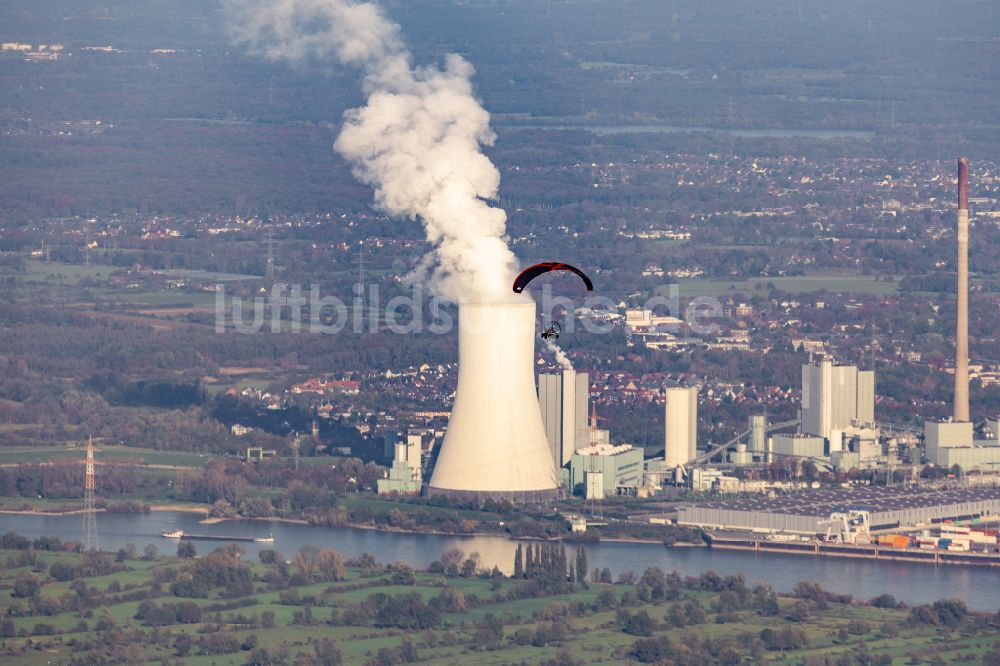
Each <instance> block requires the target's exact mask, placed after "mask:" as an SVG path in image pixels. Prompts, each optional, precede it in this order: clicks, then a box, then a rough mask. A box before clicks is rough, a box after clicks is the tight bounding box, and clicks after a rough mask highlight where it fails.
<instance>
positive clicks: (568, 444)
mask: <svg viewBox="0 0 1000 666" xmlns="http://www.w3.org/2000/svg"><path fill="white" fill-rule="evenodd" d="M576 408H577V402H576V371H574V370H563V373H562V427H561V433H560V434H561V435H562V442H561V445H560V451H561V457H560V460H559V466H560V467H562V466H563V465H565V464H566V463H568V462H569V461H570V459H572V458H573V453H574V452H575V451H576V431H577V418H576Z"/></svg>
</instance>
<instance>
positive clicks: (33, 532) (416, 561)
mask: <svg viewBox="0 0 1000 666" xmlns="http://www.w3.org/2000/svg"><path fill="white" fill-rule="evenodd" d="M200 519H201V516H200V515H198V514H193V513H177V512H170V511H155V512H152V513H147V514H121V513H119V514H110V513H99V514H98V515H97V529H98V534H99V540H100V545H101V548H102V549H103V550H108V551H112V552H114V551H117V550H118V549H119V548H122V547H124V546H125V545H127V544H130V543H131V544H134V545H135V546H136V547H137V548H138V549H139V550H140V552H141V550H142V549H143V547H145V546H146V544H150V543H151V544H154V545H155V546H157V548H159V549H160V551H161V552H162V553H164V554H173V552H174V550H175V548H176V543H177V542H176V541H173V540H170V539H164V538H162V537H160V536H159V535H160V534H161V533H162V532H164V531H167V530H176V529H180V530H184V531H185V532H188V533H189V534H215V535H225V536H266V535H267V534H272V535H273V536H274V540H275V541H274V543H273V544H259V543H252V542H240V547H242V548H243V549H244V550H245V551H247V553H248V554H249V555H253V556H255V555H256V554H257V552H258V551H260V550H261V549H262V548H275V549H277V550H279V551H281V552H282V553H284V554H285V555H286V556H290V555H291V554H292V553H294V552H295V551H296V550H298V549H299V548H301V547H302V546H305V545H309V544H314V545H317V546H324V547H332V548H336V549H337V550H339V551H340V552H341V553H343V554H344V555H345V556H346V557H355V556H357V555H361V554H362V553H371V554H373V555H374V556H375V557H376V558H377V559H378V560H379V561H380V562H403V563H406V564H409V565H411V566H413V567H426V566H427V565H428V564H429V563H430V562H433V561H434V560H436V559H438V558H439V557H440V556H441V553H442V552H444V551H445V550H446V549H448V548H452V547H456V548H460V549H462V550H463V551H465V552H466V553H467V554H468V553H472V552H478V553H479V555H480V561H481V563H482V564H483V565H485V566H493V565H494V564H495V565H497V566H498V567H500V569H501V570H503V571H505V572H507V573H510V571H511V569H512V567H513V559H514V549H515V548H516V547H517V542H515V541H511V540H509V539H506V538H504V537H500V536H472V537H458V536H443V535H437V534H409V533H400V532H379V531H375V530H363V529H356V528H346V527H341V528H325V527H310V526H307V525H298V524H294V523H285V522H277V521H266V520H239V521H227V522H223V523H217V524H215V525H201V524H199V522H198V521H199V520H200ZM82 525H83V520H82V517H81V516H80V515H67V516H39V515H10V514H6V515H0V532H6V531H8V530H13V531H15V532H17V533H19V534H21V535H23V536H26V537H30V538H35V537H39V536H57V537H59V538H61V539H64V540H66V539H77V540H79V539H80V535H81V528H82ZM194 543H195V545H196V547H197V549H198V552H199V553H201V554H204V553H207V552H209V551H210V550H212V549H214V548H216V547H218V546H219V545H221V544H220V542H218V541H195V542H194ZM567 547H568V548H575V546H573V545H570V544H567ZM587 554H588V561H589V564H590V567H591V569H593V568H594V567H601V568H603V567H608V568H610V569H611V571H612V573H613V574H614V575H615V576H616V577H617V576H618V574H619V573H621V572H622V571H627V570H632V571H635V572H636V573H639V574H641V573H642V571H643V570H644V569H645V568H646V567H650V566H658V567H660V568H661V569H664V570H665V571H671V570H675V571H678V572H680V573H681V574H682V575H687V576H694V575H698V574H701V573H703V572H705V571H708V570H710V569H712V570H715V571H716V572H718V573H720V574H724V575H731V574H738V573H743V574H745V575H746V578H747V580H748V581H749V582H751V583H757V582H762V583H768V584H770V585H771V586H772V587H774V589H776V590H777V591H779V592H788V591H790V590H791V589H792V587H794V586H795V584H796V583H797V582H799V581H801V580H813V581H817V582H819V583H820V584H821V585H822V586H823V587H824V588H825V589H827V590H831V591H833V592H838V593H841V594H850V595H852V596H854V597H855V598H856V599H870V598H872V597H874V596H877V595H879V594H881V593H883V592H888V593H889V594H891V595H893V596H894V597H896V598H897V599H899V600H901V601H905V602H906V603H908V604H923V603H929V602H932V601H936V600H938V599H941V598H944V597H956V598H959V599H962V600H964V601H965V603H966V604H968V606H969V607H970V608H973V609H977V610H989V611H996V610H997V609H998V608H1000V585H997V583H998V581H1000V576H998V574H997V572H996V570H993V569H987V568H976V567H957V566H932V565H926V564H908V563H903V562H884V561H881V562H875V561H871V560H853V559H838V558H823V557H807V556H802V555H778V554H755V553H747V552H742V551H722V550H715V551H712V550H708V549H706V548H666V547H664V546H662V545H659V544H640V543H618V542H603V543H598V544H588V545H587Z"/></svg>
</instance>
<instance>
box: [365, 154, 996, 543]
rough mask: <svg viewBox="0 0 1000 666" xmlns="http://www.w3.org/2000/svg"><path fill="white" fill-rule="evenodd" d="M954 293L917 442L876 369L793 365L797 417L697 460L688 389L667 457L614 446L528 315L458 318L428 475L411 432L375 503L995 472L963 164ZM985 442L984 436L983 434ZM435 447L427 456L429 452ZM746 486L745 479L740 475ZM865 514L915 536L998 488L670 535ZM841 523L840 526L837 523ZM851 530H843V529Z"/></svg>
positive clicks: (759, 487) (670, 399) (746, 506)
mask: <svg viewBox="0 0 1000 666" xmlns="http://www.w3.org/2000/svg"><path fill="white" fill-rule="evenodd" d="M958 182H959V185H958V216H957V223H958V224H957V230H958V233H957V237H958V262H957V266H958V280H957V292H958V293H957V296H958V298H957V315H958V316H957V322H958V323H957V327H956V353H955V398H954V413H953V416H952V417H951V418H949V419H947V420H945V421H927V422H926V423H925V424H924V427H923V429H922V430H915V429H907V428H899V427H896V426H891V425H886V424H880V423H878V422H877V420H876V417H875V396H876V376H875V371H874V369H871V368H868V369H860V368H857V367H855V366H853V365H843V364H838V363H836V361H835V360H834V359H832V358H827V357H823V358H818V359H815V360H810V362H809V363H807V364H805V365H803V366H802V374H801V382H802V383H801V389H802V392H801V405H800V411H799V415H798V418H796V419H794V420H790V421H785V422H781V423H769V422H768V419H767V417H766V415H764V414H756V415H752V416H750V417H749V422H748V424H747V427H746V429H745V430H744V431H743V432H741V433H739V434H738V435H737V436H736V437H734V438H733V439H732V440H730V441H728V442H724V443H721V444H719V445H713V444H711V443H708V445H707V446H705V447H704V448H703V449H702V450H700V451H699V449H698V392H699V388H698V387H696V386H670V387H664V394H665V398H666V400H665V407H664V415H663V423H664V431H663V449H662V455H659V456H656V457H654V458H653V459H646V458H645V455H644V451H643V449H642V448H639V447H633V446H630V445H629V444H622V443H613V441H612V438H611V434H610V433H609V432H608V431H607V430H603V429H600V428H598V427H597V422H596V418H595V417H592V410H591V402H590V378H589V377H588V375H587V373H585V372H577V371H574V370H573V369H570V368H567V369H565V370H563V371H562V372H561V373H553V374H544V373H542V374H540V375H538V377H537V380H536V376H535V373H534V361H535V304H534V302H533V301H532V300H530V299H529V298H528V297H526V296H517V297H515V300H512V301H510V302H506V303H501V304H465V305H462V306H461V307H460V309H459V375H458V386H457V389H456V394H455V401H454V406H453V409H452V412H451V416H450V421H449V424H448V428H447V430H446V432H445V434H444V438H443V441H442V443H441V445H440V449H439V452H438V455H437V462H436V465H434V469H433V474H432V475H431V477H430V479H429V483H426V484H425V481H424V477H423V468H424V467H425V466H426V465H427V458H428V456H427V453H428V451H429V449H430V448H432V447H433V443H432V442H427V441H426V440H423V439H422V438H421V437H420V436H419V435H413V434H410V435H409V436H408V437H407V438H406V440H405V443H403V442H400V443H398V444H397V445H396V447H395V461H394V463H393V466H392V469H391V471H390V474H389V477H388V478H387V479H384V480H382V481H381V482H380V483H379V491H380V492H385V493H411V494H412V493H418V492H426V493H428V494H432V495H434V494H446V495H452V496H460V497H466V498H486V497H490V498H494V499H501V498H502V499H509V500H512V501H546V500H550V499H554V498H559V497H564V496H567V495H579V496H583V497H585V498H587V499H600V498H603V497H607V496H609V495H614V494H636V495H647V496H651V495H654V494H655V493H656V492H657V491H659V490H661V489H662V488H663V487H664V486H676V485H689V486H691V487H693V488H694V489H695V490H718V491H721V492H730V493H741V494H745V493H752V492H762V491H766V490H768V488H767V484H766V483H765V482H760V481H758V482H750V481H747V480H746V477H747V475H740V476H735V475H731V474H729V473H727V472H728V471H729V470H735V469H739V468H753V467H755V466H756V467H761V466H765V465H773V464H775V463H779V464H781V465H784V466H785V467H790V468H794V469H801V468H802V466H803V465H805V464H808V463H811V464H813V465H814V466H815V468H816V469H817V470H819V471H822V470H828V471H848V470H851V469H883V470H888V471H892V470H907V469H908V470H909V471H910V474H914V473H915V472H916V470H917V469H918V467H922V466H923V465H925V464H933V465H938V466H941V467H946V468H951V467H953V466H955V465H958V466H960V467H961V468H963V470H978V471H981V472H986V473H990V472H1000V441H998V440H997V439H996V436H997V433H1000V421H990V422H987V423H986V424H985V427H982V428H979V429H978V430H979V431H980V432H981V433H983V435H984V436H982V437H981V438H977V437H976V432H977V427H976V425H975V424H973V423H972V422H971V421H970V420H969V386H968V382H969V380H968V365H969V358H968V257H967V255H968V225H969V212H968V162H967V160H965V158H960V159H959V161H958ZM989 435H992V436H989ZM428 444H430V446H428ZM741 477H743V478H741ZM851 512H854V513H857V512H861V513H863V514H864V515H865V516H867V518H866V519H867V520H870V521H875V522H876V523H879V524H883V523H884V524H886V525H892V524H902V523H922V522H927V523H929V522H932V521H939V520H943V519H946V518H950V517H957V516H982V515H1000V491H996V490H992V489H976V490H971V489H970V490H968V491H966V492H965V494H961V493H959V494H954V493H951V494H949V493H942V492H921V491H913V490H905V491H904V490H898V489H894V488H889V489H882V490H877V489H858V488H851V489H843V490H829V491H815V492H811V493H807V494H806V495H805V496H803V497H798V498H796V499H789V498H787V497H785V498H784V499H782V498H781V497H779V498H778V499H766V498H761V499H742V500H727V501H724V502H717V503H713V504H703V505H698V506H691V507H685V508H682V509H681V510H680V511H679V512H678V516H677V520H678V521H679V522H683V523H687V524H692V525H703V526H712V527H727V528H745V529H767V530H779V531H792V532H801V533H818V532H822V531H823V527H824V525H829V524H830V521H831V515H833V514H837V515H839V516H841V517H843V516H845V515H848V514H850V515H854V514H853V513H851ZM838 520H840V519H839V518H838ZM844 520H847V519H844Z"/></svg>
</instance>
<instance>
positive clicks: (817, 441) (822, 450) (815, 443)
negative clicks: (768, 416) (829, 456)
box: [771, 434, 826, 458]
mask: <svg viewBox="0 0 1000 666" xmlns="http://www.w3.org/2000/svg"><path fill="white" fill-rule="evenodd" d="M771 452H772V453H773V454H774V455H776V456H794V457H797V458H822V457H824V456H826V440H825V439H823V438H822V437H817V436H816V435H803V434H778V435H774V436H773V437H772V438H771Z"/></svg>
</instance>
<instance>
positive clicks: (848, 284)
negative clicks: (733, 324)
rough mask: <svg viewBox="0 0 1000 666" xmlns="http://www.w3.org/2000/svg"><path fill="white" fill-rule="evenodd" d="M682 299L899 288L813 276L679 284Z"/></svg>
mask: <svg viewBox="0 0 1000 666" xmlns="http://www.w3.org/2000/svg"><path fill="white" fill-rule="evenodd" d="M678 284H679V285H680V296H681V298H695V297H697V296H725V295H727V294H747V295H753V294H765V295H766V294H767V293H768V292H769V291H770V290H771V288H772V285H773V288H774V289H778V290H780V291H786V292H789V293H793V294H796V293H797V294H802V293H810V292H817V291H822V290H824V289H825V290H826V291H829V292H849V293H855V294H876V295H884V294H891V293H893V292H895V291H897V289H898V288H899V285H898V284H897V283H896V282H882V281H880V280H877V279H875V277H874V276H871V277H868V276H856V275H855V276H850V275H830V276H820V275H810V276H802V277H773V278H755V279H752V280H736V281H731V280H687V281H683V282H680V283H678ZM656 293H657V294H660V295H663V296H668V295H669V294H670V285H664V286H662V287H658V288H657V289H656Z"/></svg>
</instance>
